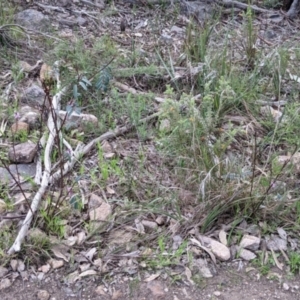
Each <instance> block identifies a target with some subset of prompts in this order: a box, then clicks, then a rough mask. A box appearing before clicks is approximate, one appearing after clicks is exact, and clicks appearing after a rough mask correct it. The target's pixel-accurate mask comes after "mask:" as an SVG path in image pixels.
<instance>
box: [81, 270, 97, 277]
mask: <svg viewBox="0 0 300 300" xmlns="http://www.w3.org/2000/svg"><path fill="white" fill-rule="evenodd" d="M91 275H97V272H96V271H95V270H87V271H84V272H82V273H81V274H80V275H79V277H86V276H91Z"/></svg>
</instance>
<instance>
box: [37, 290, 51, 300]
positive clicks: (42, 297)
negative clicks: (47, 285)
mask: <svg viewBox="0 0 300 300" xmlns="http://www.w3.org/2000/svg"><path fill="white" fill-rule="evenodd" d="M37 297H38V299H39V300H48V299H49V298H50V295H49V293H48V292H47V291H46V290H39V291H38V293H37Z"/></svg>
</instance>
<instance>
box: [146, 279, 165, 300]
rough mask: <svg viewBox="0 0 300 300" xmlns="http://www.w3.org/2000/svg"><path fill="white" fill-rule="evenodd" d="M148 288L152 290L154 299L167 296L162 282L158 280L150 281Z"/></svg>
mask: <svg viewBox="0 0 300 300" xmlns="http://www.w3.org/2000/svg"><path fill="white" fill-rule="evenodd" d="M147 288H148V289H149V290H150V291H151V293H152V296H153V298H154V299H157V298H159V297H163V296H165V291H164V288H163V286H162V284H161V283H160V282H158V281H155V280H154V281H150V282H148V283H147Z"/></svg>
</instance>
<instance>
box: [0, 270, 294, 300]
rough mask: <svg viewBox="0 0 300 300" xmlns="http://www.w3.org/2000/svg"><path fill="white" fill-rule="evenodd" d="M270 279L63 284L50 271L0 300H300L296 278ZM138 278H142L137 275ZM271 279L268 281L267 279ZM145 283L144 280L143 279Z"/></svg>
mask: <svg viewBox="0 0 300 300" xmlns="http://www.w3.org/2000/svg"><path fill="white" fill-rule="evenodd" d="M272 274H273V275H272V276H271V277H270V279H267V278H266V277H261V276H260V275H259V274H258V273H257V272H256V271H251V272H249V273H246V272H238V271H237V270H235V269H232V268H228V267H226V270H225V268H224V270H223V269H221V270H219V272H218V274H217V275H216V276H214V277H213V278H210V279H204V278H201V279H199V282H198V283H197V284H196V283H194V284H191V283H189V282H184V281H177V282H171V281H170V279H164V278H163V277H164V275H161V276H159V277H157V278H156V279H154V280H152V281H151V280H150V281H149V282H145V279H141V280H140V279H137V277H136V276H134V277H131V276H126V275H122V276H119V275H118V274H116V275H115V276H114V277H112V278H113V281H111V280H110V281H111V282H108V281H106V280H105V277H103V276H96V277H93V278H86V279H82V280H80V281H78V282H76V283H75V284H67V283H66V282H65V279H66V273H65V272H63V271H59V272H53V273H52V274H49V275H47V276H46V277H45V278H44V279H43V280H42V281H38V280H35V279H33V278H30V279H29V280H27V281H23V280H21V279H17V280H16V281H15V282H14V283H13V285H12V286H11V287H9V288H7V289H6V290H3V291H1V292H0V295H1V299H2V300H12V299H14V300H21V299H26V300H27V299H47V298H43V297H42V296H41V294H42V292H41V291H46V292H44V293H45V294H46V295H47V294H48V295H49V298H48V299H53V300H54V299H61V300H67V299H74V300H77V299H78V300H79V299H80V300H84V299H120V300H122V299H149V300H150V299H166V300H171V299H172V300H176V299H223V300H240V299H248V300H258V299H281V300H285V299H286V300H294V299H299V298H300V288H299V277H298V276H297V277H293V278H284V277H282V276H281V275H280V274H279V273H277V272H276V271H274V272H273V273H272ZM138 277H139V276H138ZM141 277H142V276H141ZM148 278H149V277H148ZM271 278H272V279H271ZM146 280H147V279H146Z"/></svg>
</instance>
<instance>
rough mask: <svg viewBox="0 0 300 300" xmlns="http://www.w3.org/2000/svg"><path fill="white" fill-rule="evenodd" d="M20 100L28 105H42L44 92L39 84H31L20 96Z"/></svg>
mask: <svg viewBox="0 0 300 300" xmlns="http://www.w3.org/2000/svg"><path fill="white" fill-rule="evenodd" d="M21 101H22V102H24V103H28V104H29V105H33V106H36V105H43V104H44V101H45V92H44V90H43V89H42V88H40V87H39V86H37V85H35V84H33V85H32V86H30V87H29V88H27V89H26V90H25V92H24V94H23V95H22V96H21Z"/></svg>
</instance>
